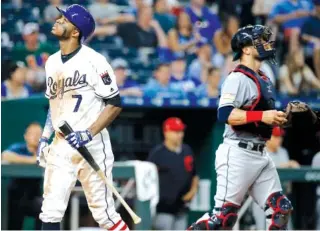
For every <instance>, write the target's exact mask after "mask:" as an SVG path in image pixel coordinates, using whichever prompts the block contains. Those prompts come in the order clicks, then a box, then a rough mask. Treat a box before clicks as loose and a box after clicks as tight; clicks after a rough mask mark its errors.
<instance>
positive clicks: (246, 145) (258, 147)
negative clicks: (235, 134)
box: [238, 141, 265, 152]
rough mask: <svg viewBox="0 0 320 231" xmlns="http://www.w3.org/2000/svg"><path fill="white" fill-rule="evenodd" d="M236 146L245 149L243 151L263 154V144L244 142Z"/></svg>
mask: <svg viewBox="0 0 320 231" xmlns="http://www.w3.org/2000/svg"><path fill="white" fill-rule="evenodd" d="M238 146H239V147H240V148H245V149H248V150H252V151H256V152H263V149H264V147H265V145H264V144H255V143H252V142H245V141H240V142H239V143H238Z"/></svg>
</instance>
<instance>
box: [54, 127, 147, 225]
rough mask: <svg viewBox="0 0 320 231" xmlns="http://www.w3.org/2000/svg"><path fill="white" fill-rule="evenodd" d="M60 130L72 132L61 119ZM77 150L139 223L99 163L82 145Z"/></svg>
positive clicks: (139, 220)
mask: <svg viewBox="0 0 320 231" xmlns="http://www.w3.org/2000/svg"><path fill="white" fill-rule="evenodd" d="M59 129H60V131H61V132H62V133H63V134H64V135H65V136H66V135H69V134H70V133H72V132H73V129H72V128H71V127H70V125H69V124H68V122H67V121H62V122H61V123H60V124H59ZM77 150H78V152H79V153H80V154H81V156H82V157H83V158H84V159H85V160H86V161H87V162H88V163H89V165H90V166H91V167H92V168H93V169H94V171H96V172H97V174H98V175H99V177H100V178H101V179H102V180H103V181H104V183H105V184H106V185H107V187H108V188H110V189H111V191H112V193H113V194H114V195H115V196H116V197H117V198H118V200H119V201H120V203H121V204H122V205H123V207H124V208H125V209H126V210H127V211H128V213H129V214H130V216H131V218H132V220H133V222H134V223H135V224H139V223H140V222H141V218H140V217H139V216H138V215H137V214H136V213H135V212H133V210H132V209H131V208H130V206H129V205H128V204H127V202H125V200H124V199H123V198H122V196H121V195H120V194H119V193H118V191H117V189H116V188H115V187H114V186H113V184H112V183H110V182H109V181H108V180H107V178H106V176H105V175H104V173H103V172H102V170H101V169H100V167H99V165H98V164H97V163H96V162H95V160H94V159H93V157H92V155H91V154H90V152H89V150H88V149H87V148H86V147H85V146H83V147H80V148H78V149H77Z"/></svg>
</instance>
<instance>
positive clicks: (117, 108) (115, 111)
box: [88, 94, 122, 136]
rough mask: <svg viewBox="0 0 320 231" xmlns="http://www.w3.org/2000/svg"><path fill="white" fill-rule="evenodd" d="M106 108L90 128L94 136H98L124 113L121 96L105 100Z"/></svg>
mask: <svg viewBox="0 0 320 231" xmlns="http://www.w3.org/2000/svg"><path fill="white" fill-rule="evenodd" d="M104 102H105V103H106V107H105V108H104V109H103V111H102V112H101V114H100V116H99V117H98V119H97V120H96V121H95V122H94V123H93V124H92V125H91V126H90V127H89V128H88V130H89V132H90V133H91V135H92V136H95V135H96V134H98V133H99V132H100V131H101V130H102V129H104V128H106V127H108V126H109V125H110V124H111V123H112V122H113V121H114V120H115V118H116V117H117V116H118V115H119V114H120V112H121V111H122V107H121V99H120V94H117V95H116V96H114V97H112V98H111V99H106V100H104Z"/></svg>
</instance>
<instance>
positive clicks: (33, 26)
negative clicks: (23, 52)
mask: <svg viewBox="0 0 320 231" xmlns="http://www.w3.org/2000/svg"><path fill="white" fill-rule="evenodd" d="M34 32H39V25H38V23H35V22H28V23H26V24H25V25H24V27H23V31H22V33H23V35H29V34H32V33H34Z"/></svg>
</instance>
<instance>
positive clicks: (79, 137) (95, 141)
mask: <svg viewBox="0 0 320 231" xmlns="http://www.w3.org/2000/svg"><path fill="white" fill-rule="evenodd" d="M58 10H59V11H60V13H61V17H60V18H59V19H57V20H56V23H55V24H54V26H53V28H52V34H53V35H55V36H56V37H57V38H58V39H59V42H60V50H59V51H58V52H56V53H55V54H53V55H51V56H50V57H49V59H48V61H47V62H46V67H45V69H46V83H47V89H46V93H45V95H46V97H47V98H48V99H49V104H50V108H49V112H48V117H47V121H46V126H45V129H44V132H43V135H42V138H41V139H40V143H39V148H38V160H39V163H40V165H41V166H43V167H45V178H44V194H43V197H44V201H43V205H42V212H41V214H40V219H41V220H42V222H43V226H42V229H43V230H58V229H60V222H61V220H62V218H63V216H64V213H65V210H66V208H67V205H68V201H69V196H70V192H71V190H72V188H73V187H74V185H75V183H76V180H77V179H78V180H79V181H80V182H81V184H82V187H83V189H84V192H85V196H86V199H87V202H88V206H89V208H90V210H91V212H92V215H93V217H94V219H95V220H96V221H97V223H99V225H100V227H101V228H104V229H110V230H128V227H127V225H126V224H125V223H124V222H123V221H122V219H121V217H120V215H119V214H118V213H117V212H116V211H115V207H114V201H113V198H112V193H111V191H110V190H108V189H107V188H106V186H105V184H104V182H103V181H102V180H101V179H100V178H99V176H98V175H97V174H96V172H95V171H94V170H93V169H92V167H91V166H90V165H89V164H88V163H87V162H86V161H85V160H84V159H83V158H82V157H81V156H80V154H79V153H78V151H77V150H76V149H77V148H79V147H81V146H84V145H85V146H86V147H87V148H88V150H89V152H90V153H91V155H92V156H93V158H94V159H95V161H96V162H97V164H98V165H99V166H100V168H101V170H102V171H104V172H105V174H106V176H107V178H108V179H109V181H110V182H112V166H113V161H114V157H113V153H112V149H111V143H110V137H109V133H108V131H107V129H105V128H106V127H108V125H110V123H111V122H112V121H113V120H114V119H115V118H116V117H117V116H118V114H119V113H120V111H121V103H120V95H119V91H118V87H117V85H116V80H115V76H114V73H113V70H112V68H111V66H110V65H109V63H108V62H107V61H106V59H105V58H104V57H103V56H102V55H100V54H99V53H97V52H95V51H94V50H92V49H91V48H89V47H87V46H85V45H83V44H82V43H83V41H85V40H86V39H87V38H88V37H89V36H90V35H91V34H92V33H93V31H94V29H95V22H94V19H93V18H92V16H91V15H90V13H89V12H88V11H87V10H86V9H85V8H83V7H82V6H80V5H71V6H69V7H68V8H67V9H66V11H63V10H61V9H58ZM63 120H65V121H67V122H68V123H69V124H70V126H71V127H72V128H73V130H74V131H75V132H73V133H71V134H70V135H68V136H67V137H63V135H62V134H61V133H60V131H59V128H58V125H59V123H60V122H61V121H63ZM52 133H54V138H53V141H52V143H51V144H50V145H48V140H49V138H50V137H51V135H52Z"/></svg>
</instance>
